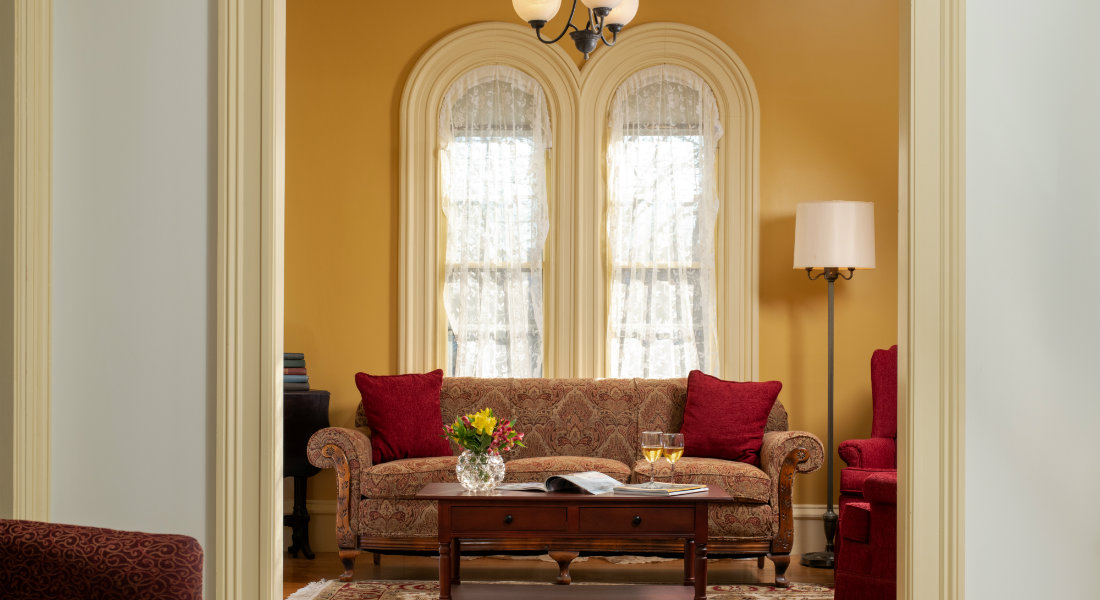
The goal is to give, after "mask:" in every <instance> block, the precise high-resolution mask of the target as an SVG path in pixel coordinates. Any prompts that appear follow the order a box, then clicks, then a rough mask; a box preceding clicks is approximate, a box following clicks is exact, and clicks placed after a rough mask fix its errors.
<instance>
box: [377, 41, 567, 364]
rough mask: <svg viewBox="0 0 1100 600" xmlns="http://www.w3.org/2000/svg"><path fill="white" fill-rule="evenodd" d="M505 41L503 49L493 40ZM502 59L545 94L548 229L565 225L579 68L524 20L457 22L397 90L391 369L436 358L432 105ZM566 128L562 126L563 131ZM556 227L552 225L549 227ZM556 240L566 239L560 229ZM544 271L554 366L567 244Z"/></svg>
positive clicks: (563, 339)
mask: <svg viewBox="0 0 1100 600" xmlns="http://www.w3.org/2000/svg"><path fill="white" fill-rule="evenodd" d="M502 45H503V46H507V47H508V52H501V51H500V48H501V47H502ZM490 64H501V65H507V66H510V67H514V68H516V69H519V70H520V71H523V72H524V73H526V74H527V75H530V76H531V77H533V78H534V79H535V80H536V81H538V82H539V84H540V85H541V86H542V88H543V91H544V92H545V94H546V102H547V108H548V109H549V111H550V123H551V127H552V130H553V132H554V133H553V140H554V143H553V147H552V148H551V149H550V157H549V169H548V171H547V182H548V185H549V186H550V194H549V195H548V200H549V205H550V228H551V232H562V231H569V230H571V228H572V225H571V223H572V205H573V203H572V194H573V190H574V187H575V181H576V178H575V177H574V172H573V161H574V157H575V155H576V152H575V151H574V147H573V139H574V136H573V135H572V133H573V131H574V130H575V125H574V120H575V117H574V115H575V114H576V112H577V101H578V98H577V93H576V90H577V85H578V84H577V78H578V77H579V73H578V72H577V68H576V66H575V65H573V63H572V61H571V60H570V59H569V57H568V55H566V53H565V51H564V50H562V49H561V48H560V47H558V46H550V47H546V46H543V44H541V43H539V42H538V41H537V40H536V39H535V38H534V37H533V36H532V35H531V32H530V28H525V27H521V26H519V25H514V24H505V23H481V24H478V25H471V26H469V27H463V28H462V29H459V30H458V31H455V32H454V33H452V34H450V35H448V36H446V37H444V38H443V39H442V40H440V41H439V42H437V43H435V44H434V45H433V46H432V47H431V48H429V49H428V51H427V52H425V53H424V54H423V55H422V56H421V57H420V60H418V61H417V63H416V66H414V67H413V70H412V73H410V74H409V79H408V81H407V82H406V84H405V90H404V93H403V94H402V96H401V117H400V118H401V124H400V126H401V208H400V219H401V224H400V228H401V233H400V236H401V241H400V244H399V251H398V256H399V258H398V301H397V312H398V328H397V331H398V334H397V349H398V350H397V352H398V357H397V368H398V370H399V371H401V372H409V371H429V370H432V369H435V368H437V367H440V366H442V365H443V364H444V361H445V350H446V349H445V347H444V343H443V340H444V339H445V334H446V329H445V327H446V320H445V317H444V316H443V312H442V308H441V306H442V297H443V295H442V294H443V271H442V267H441V265H442V260H443V255H442V248H441V245H440V241H441V240H442V228H443V220H442V215H441V211H440V204H439V194H438V185H439V184H438V181H439V179H438V175H439V173H438V171H439V161H438V146H439V144H438V139H439V137H438V131H437V129H438V128H439V109H440V106H441V105H442V102H443V96H444V95H445V94H446V93H447V90H448V89H449V88H450V86H451V84H452V83H454V81H455V80H456V79H457V78H458V77H459V76H460V75H462V74H463V73H465V72H467V71H469V70H471V69H475V68H477V67H480V66H484V65H490ZM565 132H568V134H566V133H565ZM553 235H555V234H554V233H551V236H553ZM562 239H569V238H568V237H566V238H562ZM548 255H549V257H550V260H549V261H548V266H547V268H546V269H545V270H544V271H543V272H544V277H545V278H546V281H547V282H548V284H547V285H546V286H545V288H546V289H547V290H551V292H550V294H549V295H548V296H547V298H546V301H545V304H544V307H545V311H546V312H545V319H546V323H547V325H548V327H547V332H548V335H547V336H546V340H547V352H546V359H545V361H544V373H546V374H547V375H550V374H563V373H564V372H566V370H567V369H568V364H569V363H570V362H571V360H572V359H571V344H570V343H569V339H570V337H571V335H570V334H571V329H570V328H569V327H568V324H570V323H571V322H572V320H573V311H574V302H573V293H572V292H573V290H572V287H571V285H572V281H571V279H569V278H568V273H569V271H568V269H563V268H562V265H571V264H573V248H572V245H571V244H564V243H559V244H553V243H552V242H551V247H550V251H549V252H548Z"/></svg>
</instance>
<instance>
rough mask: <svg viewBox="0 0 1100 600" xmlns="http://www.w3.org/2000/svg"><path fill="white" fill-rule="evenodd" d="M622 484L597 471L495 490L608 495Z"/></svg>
mask: <svg viewBox="0 0 1100 600" xmlns="http://www.w3.org/2000/svg"><path fill="white" fill-rule="evenodd" d="M622 484H623V482H621V481H619V480H617V479H613V478H611V477H608V476H607V475H604V474H603V473H600V472H599V471H584V472H581V473H570V474H568V475H551V476H550V477H547V478H546V480H545V481H543V482H538V481H535V482H531V483H505V484H501V485H498V486H497V487H496V489H498V490H505V491H512V492H582V493H585V494H610V493H611V492H612V491H613V490H614V489H615V488H616V487H617V486H621V485H622Z"/></svg>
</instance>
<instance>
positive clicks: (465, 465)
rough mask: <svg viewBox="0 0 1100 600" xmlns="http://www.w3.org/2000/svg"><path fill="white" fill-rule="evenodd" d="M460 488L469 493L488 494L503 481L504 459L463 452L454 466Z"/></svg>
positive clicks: (467, 451) (484, 454)
mask: <svg viewBox="0 0 1100 600" xmlns="http://www.w3.org/2000/svg"><path fill="white" fill-rule="evenodd" d="M455 474H456V475H458V482H459V483H461V484H462V487H463V488H465V489H467V490H469V491H471V492H489V491H492V490H493V488H495V487H496V486H498V485H500V482H502V481H504V459H503V458H501V456H500V455H499V454H492V453H489V452H470V451H469V450H463V451H462V454H461V455H460V456H459V457H458V464H457V465H455Z"/></svg>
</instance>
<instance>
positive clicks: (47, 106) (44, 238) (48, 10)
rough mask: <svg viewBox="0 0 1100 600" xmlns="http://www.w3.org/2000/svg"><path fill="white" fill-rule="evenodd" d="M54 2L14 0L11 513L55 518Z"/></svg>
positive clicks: (49, 0) (21, 516)
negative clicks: (52, 360)
mask: <svg viewBox="0 0 1100 600" xmlns="http://www.w3.org/2000/svg"><path fill="white" fill-rule="evenodd" d="M52 136H53V2H52V0H16V2H15V152H14V163H15V165H14V167H15V168H14V183H15V195H14V205H15V206H14V209H15V210H14V213H15V214H14V222H13V228H14V240H13V244H14V249H13V252H14V255H13V258H14V277H13V280H14V281H13V296H14V298H13V299H14V315H12V316H13V317H14V329H13V338H14V348H13V357H12V358H13V364H12V367H13V368H12V382H13V386H12V387H13V389H12V400H13V422H12V429H13V431H12V432H11V435H12V437H11V439H12V442H13V459H14V460H13V473H12V479H13V481H12V483H13V491H14V497H13V502H12V513H13V516H14V518H17V519H33V520H40V521H45V520H48V519H49V498H50V486H49V482H50V304H51V302H50V289H51V288H50V286H51V282H50V277H51V271H50V239H51V238H50V218H51V217H50V210H51V160H52V158H51V155H52V153H51V148H52V144H53V140H52Z"/></svg>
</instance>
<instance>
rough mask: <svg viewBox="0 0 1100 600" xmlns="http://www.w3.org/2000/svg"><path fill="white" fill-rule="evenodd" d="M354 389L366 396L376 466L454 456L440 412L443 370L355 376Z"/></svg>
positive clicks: (366, 412) (364, 411)
mask: <svg viewBox="0 0 1100 600" xmlns="http://www.w3.org/2000/svg"><path fill="white" fill-rule="evenodd" d="M355 386H356V387H358V388H359V393H360V394H361V395H362V396H363V413H364V414H366V416H367V423H368V424H369V425H370V429H371V440H370V441H371V459H372V460H373V461H374V464H379V463H384V462H389V461H391V460H397V459H399V458H420V457H423V456H451V454H452V453H451V444H450V443H449V442H448V441H447V440H446V439H445V438H444V437H443V414H442V413H441V412H440V410H439V391H440V389H442V388H443V370H442V369H436V370H435V371H432V372H431V373H424V374H420V373H414V374H410V375H367V374H366V373H356V374H355Z"/></svg>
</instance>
